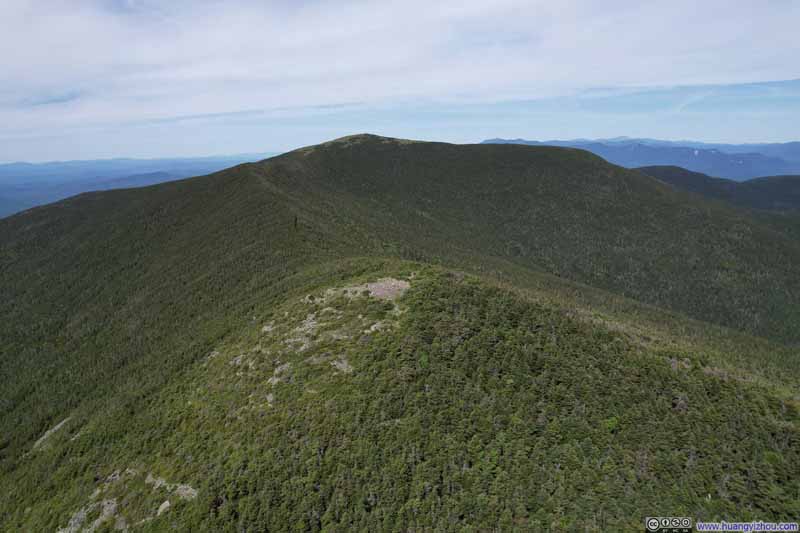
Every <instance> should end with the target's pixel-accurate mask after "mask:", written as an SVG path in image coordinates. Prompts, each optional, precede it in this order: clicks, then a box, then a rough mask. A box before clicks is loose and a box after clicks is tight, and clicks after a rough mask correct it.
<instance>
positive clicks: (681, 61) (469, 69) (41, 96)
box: [0, 0, 800, 136]
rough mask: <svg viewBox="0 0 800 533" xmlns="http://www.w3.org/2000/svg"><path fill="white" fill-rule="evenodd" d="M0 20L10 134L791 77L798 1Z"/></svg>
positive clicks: (99, 6) (80, 1) (108, 8)
mask: <svg viewBox="0 0 800 533" xmlns="http://www.w3.org/2000/svg"><path fill="white" fill-rule="evenodd" d="M0 20H2V21H3V31H2V32H0V48H2V49H3V50H11V51H13V53H4V54H2V57H0V93H2V94H0V121H2V123H3V124H4V129H5V130H6V131H5V135H13V134H14V132H17V133H19V135H20V136H22V135H24V134H28V133H30V132H31V131H32V130H39V131H42V132H44V131H48V132H52V131H53V130H55V131H66V130H68V129H71V128H85V127H92V128H109V127H114V125H122V124H128V123H130V122H131V121H170V120H174V119H175V117H194V116H200V117H208V116H224V115H227V114H230V113H258V112H260V110H274V109H295V108H302V109H310V108H312V107H313V106H322V107H324V106H330V105H334V106H335V105H338V104H339V103H341V102H360V103H362V104H363V105H364V106H378V107H380V106H387V105H398V106H405V105H409V104H413V103H415V102H421V101H422V102H439V103H443V105H456V104H459V103H474V104H490V103H493V102H498V101H504V100H510V99H522V100H530V99H533V98H549V97H560V96H565V95H570V94H571V95H575V94H581V93H582V92H584V91H586V90H588V89H591V88H593V87H608V88H612V89H614V90H631V88H634V89H637V90H638V89H640V88H643V87H650V86H676V85H681V86H682V85H697V84H740V83H747V82H758V81H766V80H779V79H791V78H796V77H797V76H798V72H797V69H796V66H795V65H796V57H797V54H798V52H800V50H799V49H798V48H800V46H799V45H798V40H797V38H796V27H795V26H796V21H797V20H800V3H797V2H780V1H774V2H763V1H760V0H759V1H754V0H745V1H743V2H735V3H732V2H729V1H727V0H709V1H706V2H695V1H693V0H692V1H689V0H675V1H673V2H669V3H667V2H638V1H634V0H614V1H611V2H602V3H601V2H595V1H592V0H573V1H566V2H551V1H549V0H548V1H544V0H497V1H494V2H485V1H483V0H480V1H479V0H441V1H439V2H430V1H428V0H425V1H423V0H407V1H406V2H368V1H364V0H340V1H336V2H333V1H325V0H315V1H312V2H293V1H289V0H275V1H269V2H263V1H255V0H252V1H248V0H226V1H222V0H192V1H190V0H173V1H170V2H165V1H163V0H51V1H49V2H47V3H46V5H45V4H43V3H42V2H38V1H36V0H6V1H4V2H0ZM65 88H69V89H65ZM59 96H62V97H65V98H64V100H63V101H61V102H59V101H58V97H59ZM67 96H70V97H72V96H74V98H67ZM78 96H79V97H78ZM31 102H43V103H44V104H43V105H32V104H31ZM56 108H58V109H56ZM254 110H255V111H254ZM320 112H322V110H321V108H320Z"/></svg>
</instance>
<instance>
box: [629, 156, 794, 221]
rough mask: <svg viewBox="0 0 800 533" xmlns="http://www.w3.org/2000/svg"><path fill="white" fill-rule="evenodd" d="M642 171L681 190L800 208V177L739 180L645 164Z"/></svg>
mask: <svg viewBox="0 0 800 533" xmlns="http://www.w3.org/2000/svg"><path fill="white" fill-rule="evenodd" d="M638 170H639V171H641V172H644V173H645V174H647V175H649V176H653V177H654V178H657V179H659V180H661V181H663V182H665V183H669V184H670V185H672V186H674V187H677V188H679V189H682V190H686V191H690V192H693V193H697V194H701V195H703V196H706V197H708V198H714V199H717V200H724V201H727V202H730V203H733V204H736V205H740V206H743V207H750V208H754V209H768V210H776V211H789V210H797V209H800V176H769V177H764V178H756V179H752V180H748V181H745V182H736V181H733V180H726V179H721V178H712V177H710V176H707V175H705V174H701V173H698V172H691V171H689V170H686V169H684V168H680V167H669V166H666V167H641V168H639V169H638Z"/></svg>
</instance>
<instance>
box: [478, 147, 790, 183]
mask: <svg viewBox="0 0 800 533" xmlns="http://www.w3.org/2000/svg"><path fill="white" fill-rule="evenodd" d="M483 142H484V143H486V144H528V145H535V146H540V145H548V146H566V147H571V148H581V149H583V150H588V151H590V152H592V153H594V154H596V155H599V156H600V157H602V158H603V159H605V160H607V161H609V162H611V163H614V164H616V165H620V166H623V167H628V168H636V167H645V166H678V167H683V168H686V169H689V170H692V171H694V172H701V173H703V174H707V175H709V176H716V177H720V178H727V179H732V180H736V181H744V180H748V179H752V178H757V177H763V176H776V175H782V174H800V142H790V143H780V144H777V143H776V144H766V143H765V144H708V143H701V142H695V141H660V140H657V139H636V138H628V137H617V138H614V139H598V140H590V139H574V140H569V141H555V140H553V141H531V140H526V139H489V140H486V141H483Z"/></svg>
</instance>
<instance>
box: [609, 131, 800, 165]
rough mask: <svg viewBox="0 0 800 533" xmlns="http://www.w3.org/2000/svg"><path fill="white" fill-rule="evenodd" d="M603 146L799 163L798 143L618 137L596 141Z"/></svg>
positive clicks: (799, 148)
mask: <svg viewBox="0 0 800 533" xmlns="http://www.w3.org/2000/svg"><path fill="white" fill-rule="evenodd" d="M598 142H601V143H604V144H612V143H622V144H632V143H637V144H647V145H651V146H678V147H680V146H688V147H690V148H701V149H704V150H719V151H720V152H725V153H726V154H752V153H757V154H762V155H766V156H768V157H776V158H778V159H783V160H785V161H791V162H795V163H796V162H798V161H800V142H797V141H795V142H786V143H745V144H726V143H706V142H698V141H663V140H658V139H637V138H631V137H619V138H616V139H598Z"/></svg>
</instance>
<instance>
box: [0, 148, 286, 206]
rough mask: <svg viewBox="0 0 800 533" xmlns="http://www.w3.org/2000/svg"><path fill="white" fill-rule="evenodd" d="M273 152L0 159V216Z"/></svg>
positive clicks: (184, 175)
mask: <svg viewBox="0 0 800 533" xmlns="http://www.w3.org/2000/svg"><path fill="white" fill-rule="evenodd" d="M271 155H275V154H240V155H231V156H219V157H194V158H170V159H100V160H90V161H57V162H50V163H7V164H0V218H2V217H5V216H8V215H12V214H14V213H17V212H19V211H23V210H25V209H29V208H31V207H35V206H37V205H43V204H48V203H51V202H55V201H57V200H61V199H63V198H67V197H70V196H74V195H76V194H80V193H82V192H87V191H99V190H108V189H125V188H132V187H144V186H147V185H155V184H156V183H163V182H165V181H172V180H176V179H182V178H188V177H191V176H201V175H204V174H210V173H212V172H216V171H218V170H223V169H225V168H229V167H232V166H235V165H238V164H241V163H246V162H249V161H258V160H261V159H265V158H267V157H269V156H271Z"/></svg>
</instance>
